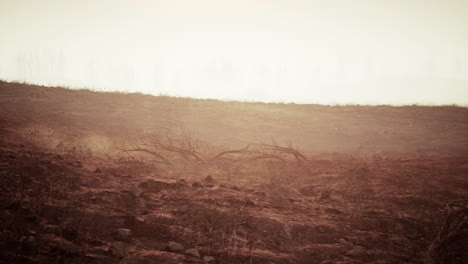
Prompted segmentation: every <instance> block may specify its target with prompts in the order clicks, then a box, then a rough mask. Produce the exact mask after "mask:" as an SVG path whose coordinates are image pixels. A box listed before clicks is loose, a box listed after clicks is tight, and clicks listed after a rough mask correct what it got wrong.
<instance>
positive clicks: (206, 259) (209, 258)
mask: <svg viewBox="0 0 468 264" xmlns="http://www.w3.org/2000/svg"><path fill="white" fill-rule="evenodd" d="M214 260H215V259H214V258H213V257H212V256H204V257H203V261H205V262H212V261H214Z"/></svg>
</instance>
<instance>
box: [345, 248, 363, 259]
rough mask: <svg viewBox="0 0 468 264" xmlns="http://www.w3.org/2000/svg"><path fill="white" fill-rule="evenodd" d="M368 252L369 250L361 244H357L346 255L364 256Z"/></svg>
mask: <svg viewBox="0 0 468 264" xmlns="http://www.w3.org/2000/svg"><path fill="white" fill-rule="evenodd" d="M366 253H367V250H366V249H365V248H363V247H361V246H355V247H353V248H352V249H351V250H350V251H348V252H346V256H350V257H360V256H364V255H365V254H366Z"/></svg>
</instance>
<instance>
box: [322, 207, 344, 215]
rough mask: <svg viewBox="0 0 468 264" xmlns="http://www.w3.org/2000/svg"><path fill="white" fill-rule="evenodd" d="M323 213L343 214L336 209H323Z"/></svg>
mask: <svg viewBox="0 0 468 264" xmlns="http://www.w3.org/2000/svg"><path fill="white" fill-rule="evenodd" d="M325 212H326V213H327V214H335V215H339V214H343V212H342V211H340V210H338V209H336V208H326V209H325Z"/></svg>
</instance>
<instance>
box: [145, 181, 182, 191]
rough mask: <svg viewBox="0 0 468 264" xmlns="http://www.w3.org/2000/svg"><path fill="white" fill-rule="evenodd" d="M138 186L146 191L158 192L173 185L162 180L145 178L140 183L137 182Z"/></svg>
mask: <svg viewBox="0 0 468 264" xmlns="http://www.w3.org/2000/svg"><path fill="white" fill-rule="evenodd" d="M138 187H140V188H141V189H142V190H143V191H144V192H146V193H158V192H160V191H162V190H167V189H172V188H174V187H175V186H174V185H173V184H170V183H167V182H163V181H155V180H146V181H143V182H140V184H138Z"/></svg>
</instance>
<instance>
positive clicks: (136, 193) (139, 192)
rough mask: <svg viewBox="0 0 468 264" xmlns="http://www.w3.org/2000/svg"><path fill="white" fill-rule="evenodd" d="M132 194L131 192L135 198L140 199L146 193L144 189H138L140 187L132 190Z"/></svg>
mask: <svg viewBox="0 0 468 264" xmlns="http://www.w3.org/2000/svg"><path fill="white" fill-rule="evenodd" d="M130 192H131V193H132V194H133V195H134V196H135V197H140V196H142V195H143V194H144V193H145V192H144V191H143V190H142V189H140V188H138V187H135V188H132V189H131V190H130Z"/></svg>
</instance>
